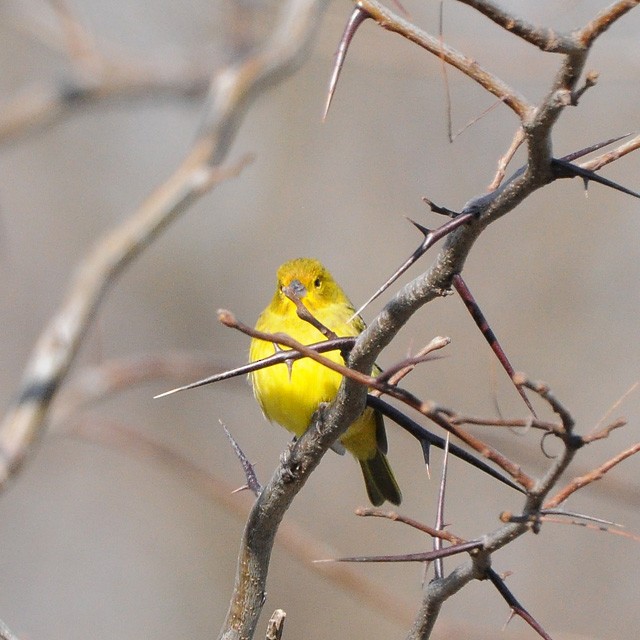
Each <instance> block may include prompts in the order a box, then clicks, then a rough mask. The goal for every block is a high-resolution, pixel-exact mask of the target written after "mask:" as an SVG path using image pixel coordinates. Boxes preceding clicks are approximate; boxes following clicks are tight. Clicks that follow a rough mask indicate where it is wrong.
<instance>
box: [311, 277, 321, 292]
mask: <svg viewBox="0 0 640 640" xmlns="http://www.w3.org/2000/svg"><path fill="white" fill-rule="evenodd" d="M313 286H314V287H315V288H316V289H319V288H320V287H321V286H322V279H321V278H316V279H315V280H314V281H313Z"/></svg>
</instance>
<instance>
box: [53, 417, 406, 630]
mask: <svg viewBox="0 0 640 640" xmlns="http://www.w3.org/2000/svg"><path fill="white" fill-rule="evenodd" d="M53 431H54V432H55V433H56V434H58V433H59V434H60V435H64V436H70V437H74V438H80V439H82V440H86V441H87V442H91V443H94V444H97V445H101V446H104V447H108V448H110V449H113V450H115V451H117V452H119V453H121V454H124V455H126V456H129V457H131V458H133V459H134V460H135V461H136V462H143V463H147V464H154V465H160V466H162V467H164V468H165V469H167V470H168V471H169V472H171V473H173V474H175V475H176V477H178V478H180V479H181V480H182V481H184V482H186V483H188V484H189V485H190V486H191V487H192V488H193V489H194V490H195V491H197V492H199V493H200V494H201V495H203V496H205V497H206V498H207V499H210V500H212V501H213V502H214V503H215V504H216V505H217V506H218V507H220V508H222V509H223V510H224V511H225V512H227V513H228V514H230V515H231V516H233V517H234V518H236V519H238V520H239V521H241V522H244V521H245V520H246V518H247V512H248V510H249V508H250V507H249V506H248V501H247V500H245V499H241V498H240V496H239V495H238V494H237V493H235V488H236V487H235V485H234V484H232V483H230V482H229V481H228V480H227V479H225V478H222V477H220V476H217V475H215V474H214V473H213V472H211V471H208V470H204V469H202V468H201V467H199V466H198V465H196V464H195V463H194V462H193V461H192V460H190V459H188V458H186V457H185V456H183V455H182V454H180V453H179V452H177V451H176V450H175V449H173V448H172V447H169V446H167V445H164V444H161V443H159V442H156V441H155V440H151V439H149V438H147V437H146V436H144V435H143V434H141V433H139V432H137V431H135V430H133V429H131V428H130V427H128V426H127V425H123V424H120V423H118V422H115V421H113V420H105V419H102V418H100V417H98V416H95V415H86V414H84V415H82V416H76V417H75V418H74V419H73V420H70V419H68V418H67V419H65V421H64V424H62V423H56V424H55V425H54V427H53ZM277 544H278V545H279V546H280V547H281V548H282V549H283V550H285V551H286V552H287V553H289V554H291V556H292V557H293V558H295V559H296V560H297V561H298V562H299V563H300V564H302V565H303V566H304V567H305V568H306V569H308V570H309V571H311V572H313V573H315V574H317V575H320V576H322V577H323V578H324V579H325V580H328V581H329V582H331V584H333V585H335V586H336V587H338V588H339V589H342V590H343V591H344V592H345V593H348V594H349V595H350V596H352V597H355V598H357V599H358V600H359V601H360V602H362V604H363V605H365V606H367V607H369V608H370V609H371V611H376V612H379V613H382V615H384V616H385V617H386V618H388V619H389V620H394V621H396V622H397V623H399V624H402V625H406V624H408V623H409V622H410V621H411V618H412V615H413V609H412V607H410V606H409V605H408V604H407V603H406V602H405V601H404V600H402V599H401V598H399V597H398V596H397V594H396V593H394V592H392V591H390V590H389V589H387V588H385V587H384V586H381V585H380V584H378V583H377V582H375V581H373V580H371V579H370V578H368V577H366V576H365V575H363V574H362V573H361V572H359V571H357V570H355V569H354V568H352V567H350V566H348V565H334V566H330V565H327V564H320V563H317V562H315V560H317V559H318V558H326V557H329V556H334V555H335V550H334V549H332V548H331V547H329V546H328V545H327V544H326V543H324V542H322V541H320V540H318V539H317V538H315V537H314V536H313V535H312V534H311V533H310V532H309V531H308V530H306V529H304V528H302V527H301V526H300V525H298V524H296V523H295V522H293V521H292V520H291V519H289V520H287V521H286V522H283V523H282V524H281V525H280V529H279V531H278V540H277Z"/></svg>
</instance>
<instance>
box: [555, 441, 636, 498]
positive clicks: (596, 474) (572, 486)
mask: <svg viewBox="0 0 640 640" xmlns="http://www.w3.org/2000/svg"><path fill="white" fill-rule="evenodd" d="M639 451H640V442H637V443H636V444H634V445H632V446H631V447H629V448H628V449H625V450H624V451H621V452H620V453H619V454H617V455H615V456H613V458H611V459H610V460H607V462H605V463H604V464H602V465H600V466H599V467H597V468H595V469H593V471H590V472H589V473H586V474H584V475H582V476H579V477H577V478H574V479H573V480H572V481H571V482H570V483H569V484H568V485H567V486H566V487H564V488H563V489H562V490H561V491H559V492H558V493H557V494H556V495H555V496H553V497H552V498H551V499H549V500H547V502H545V503H544V509H553V508H554V507H557V506H558V505H559V504H562V503H563V502H564V501H565V500H566V499H567V498H568V497H569V496H570V495H571V494H572V493H575V492H576V491H578V489H582V487H585V486H587V485H588V484H591V483H592V482H595V481H596V480H600V479H601V478H602V477H603V476H604V475H605V474H606V473H607V472H608V471H610V470H611V469H613V467H615V466H616V465H618V464H620V463H621V462H622V461H623V460H626V459H627V458H629V457H631V456H633V455H635V454H636V453H638V452H639Z"/></svg>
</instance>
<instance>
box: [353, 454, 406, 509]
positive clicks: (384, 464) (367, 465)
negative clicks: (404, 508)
mask: <svg viewBox="0 0 640 640" xmlns="http://www.w3.org/2000/svg"><path fill="white" fill-rule="evenodd" d="M359 462H360V468H361V469H362V475H363V476H364V483H365V486H366V487H367V494H368V496H369V500H370V501H371V504H372V505H374V506H375V507H379V506H380V505H381V504H382V503H383V502H384V501H385V500H388V501H389V502H390V503H391V504H395V505H399V504H400V503H401V502H402V493H401V492H400V487H399V486H398V483H397V482H396V479H395V477H394V475H393V471H391V467H390V466H389V461H388V460H387V456H385V455H384V453H383V452H382V451H380V449H378V450H377V451H376V454H375V456H374V457H373V458H369V460H359Z"/></svg>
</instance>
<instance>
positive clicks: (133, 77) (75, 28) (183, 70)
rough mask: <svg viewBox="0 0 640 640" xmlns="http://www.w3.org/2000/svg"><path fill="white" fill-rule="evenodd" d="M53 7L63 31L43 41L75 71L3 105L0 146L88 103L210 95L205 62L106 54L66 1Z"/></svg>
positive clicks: (0, 109)
mask: <svg viewBox="0 0 640 640" xmlns="http://www.w3.org/2000/svg"><path fill="white" fill-rule="evenodd" d="M49 4H51V6H52V8H53V10H54V12H55V14H56V16H57V18H58V22H59V27H60V28H59V32H60V33H47V34H46V36H47V37H46V38H45V37H40V40H42V41H43V42H44V44H45V45H46V46H49V47H50V48H52V47H58V48H61V49H62V51H63V52H64V53H65V54H66V57H67V59H68V62H69V67H70V69H69V71H68V72H67V73H66V75H65V77H64V78H62V79H56V80H51V81H49V82H40V83H37V84H35V85H31V86H25V87H24V88H23V89H22V90H21V91H19V92H18V94H17V95H16V96H14V97H13V98H11V99H9V100H7V101H5V102H4V104H0V144H6V143H7V142H9V141H11V140H15V139H16V138H18V137H19V136H24V135H25V134H27V133H32V132H33V131H36V130H39V129H42V128H45V127H47V126H51V125H53V124H55V123H57V122H60V121H61V120H62V119H64V118H66V117H68V116H70V115H72V114H73V113H74V111H76V110H77V109H79V108H84V107H86V106H88V105H96V104H99V103H104V102H108V101H120V102H122V101H125V100H126V101H130V100H156V101H157V100H158V99H166V98H170V99H176V98H177V99H180V100H185V99H192V98H194V97H197V96H203V95H204V94H205V93H206V91H207V88H208V87H209V84H210V81H211V80H210V77H211V72H210V70H209V69H206V68H204V67H203V65H202V64H200V63H196V64H194V63H191V64H175V63H173V62H172V63H168V62H166V61H164V62H162V63H151V62H142V61H139V60H135V59H134V57H133V56H124V55H120V56H115V55H105V54H103V53H101V51H100V49H99V46H98V44H97V43H96V41H95V39H94V38H93V37H92V36H91V35H90V34H89V32H88V30H87V28H86V26H85V25H83V24H82V23H81V22H80V21H79V20H78V19H77V17H76V16H75V15H74V14H73V12H72V11H71V9H70V7H69V6H68V4H67V2H65V0H50V2H49ZM40 35H41V36H42V34H40Z"/></svg>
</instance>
